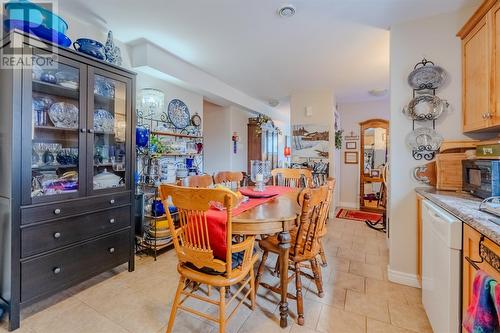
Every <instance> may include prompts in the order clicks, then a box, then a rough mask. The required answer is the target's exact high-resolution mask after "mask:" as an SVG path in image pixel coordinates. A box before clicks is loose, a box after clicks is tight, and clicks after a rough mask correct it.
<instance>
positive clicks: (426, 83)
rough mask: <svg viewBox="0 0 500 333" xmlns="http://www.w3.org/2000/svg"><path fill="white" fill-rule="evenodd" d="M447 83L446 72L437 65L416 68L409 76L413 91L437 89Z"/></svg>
mask: <svg viewBox="0 0 500 333" xmlns="http://www.w3.org/2000/svg"><path fill="white" fill-rule="evenodd" d="M445 81H446V71H445V70H444V69H443V68H441V67H439V66H436V65H426V66H422V67H418V68H415V69H414V70H413V71H412V72H411V73H410V75H408V84H409V85H410V86H411V87H412V88H413V89H437V88H439V87H441V86H442V85H443V83H444V82H445Z"/></svg>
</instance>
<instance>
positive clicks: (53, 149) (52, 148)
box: [47, 143, 62, 165]
mask: <svg viewBox="0 0 500 333" xmlns="http://www.w3.org/2000/svg"><path fill="white" fill-rule="evenodd" d="M61 149H62V145H61V144H59V143H51V144H48V145H47V151H48V152H49V154H50V155H51V156H52V158H51V162H50V163H49V164H50V165H59V163H58V162H57V158H56V157H57V153H58V152H59V151H60V150H61Z"/></svg>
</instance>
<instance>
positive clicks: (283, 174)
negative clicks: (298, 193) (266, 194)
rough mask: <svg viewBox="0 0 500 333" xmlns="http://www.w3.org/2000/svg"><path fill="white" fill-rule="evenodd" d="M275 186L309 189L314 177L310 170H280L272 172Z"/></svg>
mask: <svg viewBox="0 0 500 333" xmlns="http://www.w3.org/2000/svg"><path fill="white" fill-rule="evenodd" d="M271 176H272V177H273V185H280V186H287V187H308V186H309V185H311V184H312V180H313V176H312V172H311V170H309V169H288V168H278V169H273V170H272V171H271Z"/></svg>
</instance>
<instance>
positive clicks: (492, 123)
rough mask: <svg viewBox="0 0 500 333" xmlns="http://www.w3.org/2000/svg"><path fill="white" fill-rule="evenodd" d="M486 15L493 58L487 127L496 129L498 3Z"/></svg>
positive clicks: (499, 100)
mask: <svg viewBox="0 0 500 333" xmlns="http://www.w3.org/2000/svg"><path fill="white" fill-rule="evenodd" d="M488 15H489V16H488V21H489V29H490V31H491V43H492V44H491V45H492V47H491V50H492V53H491V54H492V57H493V59H492V66H493V68H492V71H491V72H492V74H493V93H492V96H491V103H492V108H491V110H490V114H488V118H489V119H488V121H489V124H488V126H489V127H498V126H500V2H497V4H496V5H495V6H494V7H493V8H492V9H491V11H490V13H489V14H488Z"/></svg>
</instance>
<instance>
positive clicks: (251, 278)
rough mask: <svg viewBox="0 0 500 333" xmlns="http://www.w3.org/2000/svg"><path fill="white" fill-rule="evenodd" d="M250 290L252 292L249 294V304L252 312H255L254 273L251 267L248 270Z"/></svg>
mask: <svg viewBox="0 0 500 333" xmlns="http://www.w3.org/2000/svg"><path fill="white" fill-rule="evenodd" d="M250 288H252V291H251V292H250V295H249V296H250V302H251V303H252V307H251V308H252V311H253V310H255V273H254V271H253V267H252V268H251V269H250Z"/></svg>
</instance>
